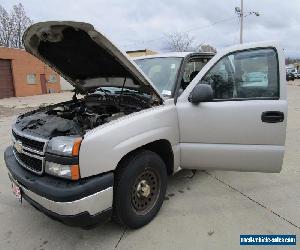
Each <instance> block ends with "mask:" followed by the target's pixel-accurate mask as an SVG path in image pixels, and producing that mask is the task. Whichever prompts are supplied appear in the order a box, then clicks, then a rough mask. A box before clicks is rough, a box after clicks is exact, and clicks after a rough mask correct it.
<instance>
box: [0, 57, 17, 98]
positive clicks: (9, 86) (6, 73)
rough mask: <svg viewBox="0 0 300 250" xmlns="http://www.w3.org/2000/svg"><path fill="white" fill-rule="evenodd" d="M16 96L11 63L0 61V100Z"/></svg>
mask: <svg viewBox="0 0 300 250" xmlns="http://www.w3.org/2000/svg"><path fill="white" fill-rule="evenodd" d="M12 96H14V85H13V78H12V73H11V61H10V60H3V59H0V98H6V97H12Z"/></svg>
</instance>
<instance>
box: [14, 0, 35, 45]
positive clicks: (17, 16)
mask: <svg viewBox="0 0 300 250" xmlns="http://www.w3.org/2000/svg"><path fill="white" fill-rule="evenodd" d="M12 20H13V24H14V33H13V34H14V35H13V37H12V47H15V48H23V44H22V36H23V33H24V31H25V30H26V29H27V27H28V26H29V25H31V24H32V20H31V19H30V18H29V17H28V16H27V15H26V12H25V9H24V7H23V5H22V4H21V3H19V4H16V5H14V6H13V12H12Z"/></svg>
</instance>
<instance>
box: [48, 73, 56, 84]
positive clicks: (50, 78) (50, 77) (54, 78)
mask: <svg viewBox="0 0 300 250" xmlns="http://www.w3.org/2000/svg"><path fill="white" fill-rule="evenodd" d="M49 82H50V83H56V82H57V77H56V75H54V74H52V75H50V76H49Z"/></svg>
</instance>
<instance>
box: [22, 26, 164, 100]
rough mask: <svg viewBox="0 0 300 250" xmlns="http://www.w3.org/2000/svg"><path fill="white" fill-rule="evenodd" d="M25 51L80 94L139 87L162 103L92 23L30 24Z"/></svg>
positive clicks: (161, 98)
mask: <svg viewBox="0 0 300 250" xmlns="http://www.w3.org/2000/svg"><path fill="white" fill-rule="evenodd" d="M23 43H24V46H25V49H26V51H28V52H29V53H31V54H32V55H34V56H35V57H37V58H39V59H40V60H41V61H43V62H44V63H46V64H48V65H49V66H50V67H52V68H53V69H54V70H55V71H57V73H59V74H60V75H61V76H63V77H64V78H65V79H66V80H68V81H69V82H70V83H71V84H72V85H73V86H74V87H75V89H76V91H77V92H79V93H81V94H86V93H87V92H88V91H89V90H90V89H95V88H97V87H102V86H103V87H104V86H117V87H120V86H121V87H122V86H124V85H125V86H126V87H129V88H139V89H140V90H143V91H145V93H148V94H150V95H151V96H152V99H153V101H155V102H160V103H161V102H163V97H162V96H161V95H160V93H159V91H158V90H157V89H156V87H155V86H154V85H153V83H151V81H150V80H149V78H148V77H147V76H146V75H145V74H144V73H143V72H142V71H141V70H140V69H139V68H138V66H137V65H136V64H135V63H134V62H133V61H132V60H131V59H130V58H129V57H128V56H127V55H126V54H125V53H123V52H122V51H121V50H120V49H119V48H118V47H116V46H115V45H114V44H113V43H112V42H111V41H110V40H109V39H108V38H107V37H105V36H104V35H103V34H101V33H100V32H98V31H96V30H95V29H94V27H93V26H92V25H91V24H88V23H82V22H71V21H63V22H59V21H49V22H41V23H36V24H34V25H32V26H30V27H29V28H28V29H27V30H26V31H25V33H24V35H23Z"/></svg>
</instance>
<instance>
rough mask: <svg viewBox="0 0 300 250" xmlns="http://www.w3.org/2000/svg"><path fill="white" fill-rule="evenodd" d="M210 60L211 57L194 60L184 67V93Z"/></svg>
mask: <svg viewBox="0 0 300 250" xmlns="http://www.w3.org/2000/svg"><path fill="white" fill-rule="evenodd" d="M209 60H210V58H209V57H200V58H192V59H191V60H190V61H188V62H187V64H186V65H185V67H184V71H183V77H182V79H181V86H180V87H181V89H182V91H183V90H184V89H186V87H187V86H188V85H189V84H190V82H191V81H192V80H193V79H194V78H195V76H196V75H197V74H198V73H199V72H200V71H201V69H202V68H203V67H204V66H205V64H207V62H208V61H209Z"/></svg>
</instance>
